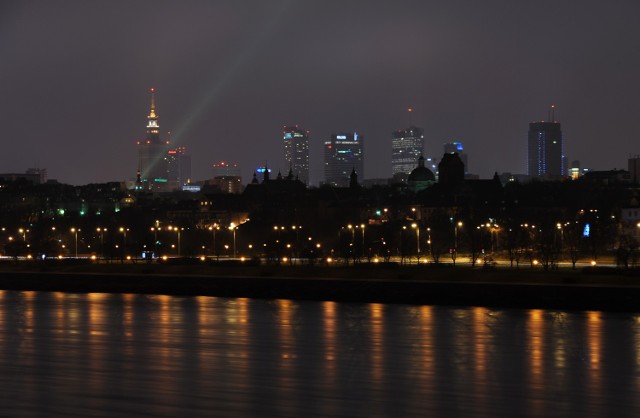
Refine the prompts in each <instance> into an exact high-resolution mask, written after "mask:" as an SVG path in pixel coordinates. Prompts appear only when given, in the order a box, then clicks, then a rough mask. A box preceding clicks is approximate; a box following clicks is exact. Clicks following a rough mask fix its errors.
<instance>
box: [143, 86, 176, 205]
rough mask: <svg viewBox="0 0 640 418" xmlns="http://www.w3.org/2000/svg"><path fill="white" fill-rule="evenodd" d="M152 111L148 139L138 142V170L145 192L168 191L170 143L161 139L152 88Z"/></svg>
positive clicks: (148, 122)
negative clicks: (167, 156) (168, 152)
mask: <svg viewBox="0 0 640 418" xmlns="http://www.w3.org/2000/svg"><path fill="white" fill-rule="evenodd" d="M150 93H151V109H150V111H149V116H147V128H146V134H147V135H146V139H145V140H143V141H138V142H137V145H138V170H139V172H140V181H141V182H142V188H143V190H149V191H154V192H155V191H167V190H169V184H168V182H169V179H168V172H167V159H166V158H165V157H166V155H167V151H168V149H169V147H168V145H169V141H162V140H161V139H160V125H159V124H158V115H157V114H156V105H155V90H154V89H153V88H152V89H151V90H150Z"/></svg>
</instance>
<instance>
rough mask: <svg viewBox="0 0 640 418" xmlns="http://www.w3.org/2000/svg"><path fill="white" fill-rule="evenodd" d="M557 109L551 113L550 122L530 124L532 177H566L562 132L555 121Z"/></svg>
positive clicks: (529, 168)
mask: <svg viewBox="0 0 640 418" xmlns="http://www.w3.org/2000/svg"><path fill="white" fill-rule="evenodd" d="M554 110H555V107H554V106H551V109H550V111H549V120H550V122H532V123H530V124H529V144H528V151H529V153H528V160H527V163H528V167H527V174H529V175H530V176H531V177H550V178H554V177H561V176H564V175H566V170H565V161H564V149H563V143H562V130H561V129H560V122H558V121H556V120H555V119H554V116H555V115H554Z"/></svg>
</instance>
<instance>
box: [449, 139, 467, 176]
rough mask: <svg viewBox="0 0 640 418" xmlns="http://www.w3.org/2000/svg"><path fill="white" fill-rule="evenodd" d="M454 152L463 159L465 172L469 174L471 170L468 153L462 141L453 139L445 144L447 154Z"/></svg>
mask: <svg viewBox="0 0 640 418" xmlns="http://www.w3.org/2000/svg"><path fill="white" fill-rule="evenodd" d="M454 152H455V153H456V154H458V157H460V159H461V160H462V163H463V164H464V173H465V174H467V173H468V172H469V162H468V160H467V154H466V153H465V152H464V146H463V145H462V142H459V141H453V142H447V143H445V144H444V153H445V154H453V153H454Z"/></svg>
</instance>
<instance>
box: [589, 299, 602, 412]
mask: <svg viewBox="0 0 640 418" xmlns="http://www.w3.org/2000/svg"><path fill="white" fill-rule="evenodd" d="M587 346H588V349H589V354H588V362H589V364H588V366H589V369H590V370H589V371H590V372H589V380H588V382H587V390H588V396H589V398H591V399H597V398H598V397H600V396H602V389H603V388H602V373H601V367H602V312H597V311H589V312H587ZM601 407H602V404H601V403H600V402H594V403H593V404H592V407H591V409H590V411H589V412H590V415H591V416H592V417H601V416H603V412H604V411H602V409H601Z"/></svg>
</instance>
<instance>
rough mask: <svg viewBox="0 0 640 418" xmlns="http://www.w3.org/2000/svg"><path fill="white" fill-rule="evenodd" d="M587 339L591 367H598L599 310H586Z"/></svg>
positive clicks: (600, 353)
mask: <svg viewBox="0 0 640 418" xmlns="http://www.w3.org/2000/svg"><path fill="white" fill-rule="evenodd" d="M587 341H588V344H589V364H590V367H591V369H594V370H597V369H599V368H600V360H601V356H602V318H601V313H600V312H595V311H591V312H587Z"/></svg>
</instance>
